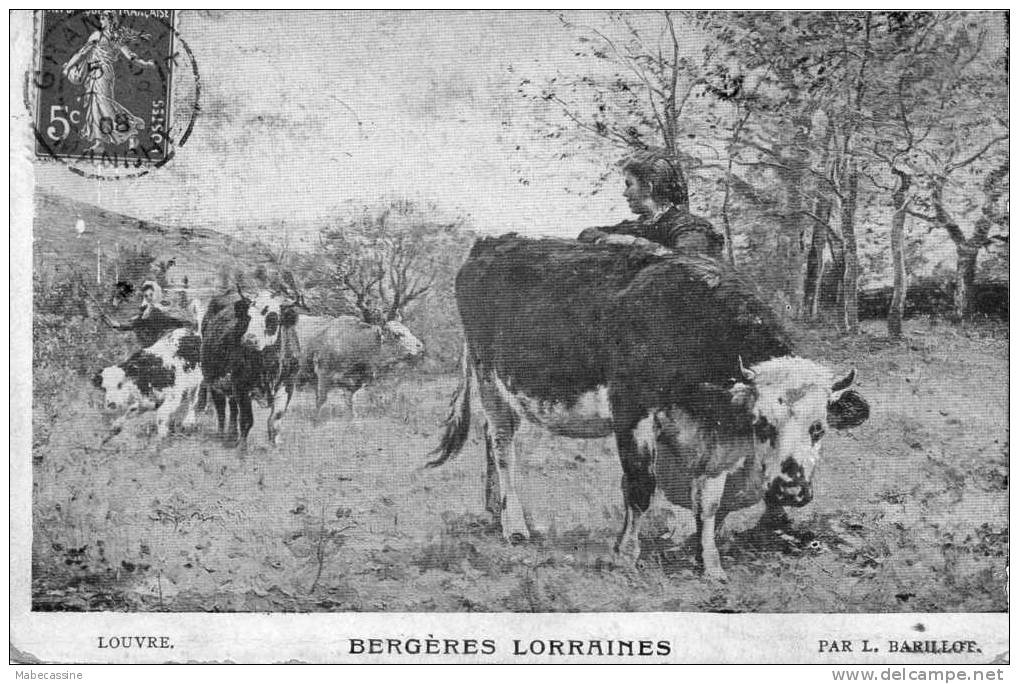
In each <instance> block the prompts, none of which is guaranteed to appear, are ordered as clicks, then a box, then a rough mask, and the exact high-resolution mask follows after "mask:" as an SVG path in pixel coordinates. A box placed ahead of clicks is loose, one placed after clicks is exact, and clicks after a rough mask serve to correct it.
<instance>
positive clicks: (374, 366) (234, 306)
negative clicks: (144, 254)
mask: <svg viewBox="0 0 1019 684" xmlns="http://www.w3.org/2000/svg"><path fill="white" fill-rule="evenodd" d="M299 308H303V304H299V303H298V302H295V301H290V300H288V299H286V298H284V297H282V296H279V295H275V294H272V293H270V292H267V291H263V292H259V293H258V294H257V295H256V296H255V297H254V298H248V297H246V296H244V294H242V293H241V292H240V291H238V292H237V293H228V294H224V295H221V296H218V297H215V298H214V299H212V300H211V301H210V302H209V303H208V305H207V307H206V308H205V311H204V315H201V316H200V317H199V321H198V325H197V326H196V327H197V331H196V330H192V329H191V328H179V327H175V328H173V329H169V330H166V331H165V332H164V333H163V334H162V336H161V337H159V339H158V340H157V341H156V342H155V343H154V344H152V345H150V346H149V347H146V348H145V349H142V350H140V351H138V352H135V353H134V354H132V355H131V356H130V357H129V358H128V359H127V360H125V361H123V362H121V363H118V364H116V365H114V366H110V367H108V368H105V369H103V370H102V372H100V373H98V374H97V375H96V376H95V377H94V378H93V384H95V386H96V387H98V388H100V389H102V390H103V391H104V393H105V398H104V403H105V406H106V407H107V408H108V409H113V410H117V411H120V412H121V416H120V418H118V419H117V421H116V422H115V423H114V426H113V433H112V434H116V433H117V432H119V431H120V430H121V429H122V427H123V425H124V424H125V422H126V421H127V420H128V419H129V418H131V417H132V416H134V415H137V414H138V413H141V412H144V411H147V410H151V409H155V411H156V434H157V438H159V439H162V438H164V437H166V436H167V435H168V434H169V430H170V427H171V425H172V424H174V423H179V424H180V425H181V426H182V427H184V428H185V429H187V428H191V427H192V426H194V425H195V423H196V411H198V410H200V409H202V408H204V406H205V403H206V397H207V395H210V396H211V398H212V403H213V405H214V406H215V409H216V420H217V425H218V433H219V435H220V436H223V437H226V438H227V439H228V440H230V441H231V442H234V443H237V444H239V445H240V446H241V447H242V448H245V447H246V446H247V438H248V433H249V432H250V431H251V427H252V425H253V424H254V417H253V412H252V402H253V401H255V402H258V403H262V404H264V405H266V406H268V408H269V419H268V435H269V441H270V442H271V443H272V444H274V445H276V444H278V443H279V432H280V421H281V420H282V419H283V416H284V414H285V413H286V410H287V407H288V406H289V405H290V400H291V399H292V397H293V394H294V388H295V387H296V384H297V380H298V377H299V374H300V373H302V372H310V373H314V376H315V378H316V383H317V385H316V387H317V392H316V395H317V399H318V400H317V408H318V409H319V410H321V408H322V405H323V404H324V403H325V400H326V397H327V394H328V391H329V388H330V387H331V386H339V387H343V388H344V389H347V390H349V391H350V392H351V393H352V394H351V398H350V406H351V408H353V406H354V394H356V393H357V392H358V391H359V390H360V389H362V388H363V387H364V386H365V385H366V384H368V383H369V382H370V381H371V380H372V379H373V378H375V377H376V376H377V375H378V373H379V372H380V371H381V370H384V369H385V368H386V367H388V366H391V365H393V364H396V363H398V362H400V361H405V360H413V359H415V358H417V357H419V356H420V355H421V354H422V353H423V351H424V345H423V344H422V343H421V342H420V341H419V340H418V339H417V338H416V337H415V336H414V335H413V334H412V333H411V332H410V330H408V329H407V328H406V326H404V325H403V324H402V323H400V322H399V321H395V320H393V321H389V322H387V323H386V324H385V325H369V324H368V323H365V322H363V321H361V320H360V319H359V318H357V317H355V316H339V317H329V316H302V315H300V314H299V312H298V309H299ZM169 320H171V321H174V320H176V319H172V318H169ZM174 325H179V321H178V322H177V323H176V324H174ZM224 428H226V430H225V431H224Z"/></svg>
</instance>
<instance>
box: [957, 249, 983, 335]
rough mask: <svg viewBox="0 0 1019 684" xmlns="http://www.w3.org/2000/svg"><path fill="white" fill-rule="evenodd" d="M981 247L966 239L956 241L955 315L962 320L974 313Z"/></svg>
mask: <svg viewBox="0 0 1019 684" xmlns="http://www.w3.org/2000/svg"><path fill="white" fill-rule="evenodd" d="M979 252H980V248H979V247H977V246H976V245H973V244H971V243H970V241H966V242H963V243H956V245H955V253H956V255H957V265H956V276H955V317H956V318H957V319H958V320H962V319H964V318H966V317H967V316H969V315H970V314H972V313H973V286H974V284H975V283H976V279H977V254H979Z"/></svg>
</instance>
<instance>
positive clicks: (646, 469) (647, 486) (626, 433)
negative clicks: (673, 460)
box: [615, 416, 655, 565]
mask: <svg viewBox="0 0 1019 684" xmlns="http://www.w3.org/2000/svg"><path fill="white" fill-rule="evenodd" d="M615 433H616V448H617V449H618V450H619V461H620V463H621V464H622V466H623V480H622V485H623V505H624V508H625V517H624V519H623V529H622V531H620V533H619V538H618V539H617V540H616V553H617V554H619V556H620V557H621V558H622V559H623V562H624V563H626V564H628V565H636V564H637V560H638V559H639V558H640V519H641V516H643V515H644V513H645V512H647V509H648V508H650V507H651V497H652V495H653V494H654V492H655V477H654V474H653V473H652V469H651V466H652V464H653V463H654V455H655V427H654V417H652V416H648V417H646V418H644V419H643V420H641V421H639V422H638V423H637V424H636V425H635V426H633V427H631V428H621V427H617V428H616V431H615Z"/></svg>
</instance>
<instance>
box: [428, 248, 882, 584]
mask: <svg viewBox="0 0 1019 684" xmlns="http://www.w3.org/2000/svg"><path fill="white" fill-rule="evenodd" d="M456 298H457V304H458V305H459V309H460V316H461V319H462V321H463V326H464V332H465V335H466V341H465V345H464V352H463V363H462V371H463V378H462V383H461V387H460V389H459V390H458V394H457V396H456V397H454V402H453V407H452V411H451V415H450V419H449V421H448V423H447V427H446V432H445V435H444V437H443V440H442V443H441V445H440V447H439V449H438V450H437V453H439V456H438V458H437V459H436V460H435V461H432V462H431V463H430V464H429V465H438V464H440V463H442V462H444V461H445V460H447V459H448V458H450V457H451V456H453V455H454V454H456V453H457V452H458V451H459V450H460V449H461V448H462V447H463V444H464V443H465V441H466V439H467V435H468V428H469V421H470V396H471V388H472V386H476V388H477V391H478V396H479V397H480V400H481V404H482V408H483V409H484V414H485V418H486V420H487V430H486V445H487V451H488V458H489V463H490V465H491V466H494V469H495V470H496V471H497V476H498V488H499V492H500V496H499V498H498V500H497V501H493V500H492V499H493V497H492V496H491V495H490V492H489V494H488V495H487V496H486V499H487V500H488V502H489V504H488V505H489V508H490V509H496V508H497V509H498V511H499V514H500V516H501V523H502V531H503V535H504V536H505V537H506V538H507V539H512V538H513V537H514V536H518V535H519V536H520V537H524V538H526V537H528V536H529V535H528V529H527V525H526V523H525V521H524V510H523V507H522V506H521V503H520V501H519V499H518V496H517V492H516V487H515V484H514V477H515V474H514V460H515V455H514V447H513V436H514V433H515V431H516V430H517V428H518V427H519V425H520V422H521V420H522V419H524V418H526V419H528V420H530V421H532V422H534V423H537V424H539V425H542V426H544V427H545V428H547V429H548V430H550V431H552V432H554V433H556V434H559V435H563V436H566V437H576V438H595V437H604V436H608V435H614V436H615V440H616V446H617V448H618V451H619V458H620V461H621V463H622V469H623V481H622V487H623V500H624V503H625V509H626V515H625V520H624V523H623V529H622V531H621V532H620V535H619V538H618V540H617V543H616V551H617V552H618V553H619V554H620V555H621V556H623V557H624V559H625V560H626V561H627V562H635V561H636V559H637V558H638V557H639V555H640V541H639V537H638V534H639V530H640V520H641V516H642V515H643V514H644V512H645V511H647V509H648V507H649V505H650V502H651V497H652V494H653V493H654V491H655V489H656V487H659V486H661V487H662V488H663V489H664V490H665V493H666V495H668V497H669V498H670V499H671V500H673V502H675V503H677V504H680V505H684V506H686V507H688V508H690V509H691V510H692V511H693V512H694V516H695V520H696V523H697V534H698V537H699V539H700V544H699V546H700V548H701V554H700V555H701V558H702V561H703V565H704V570H705V572H706V573H707V574H709V575H711V576H715V577H724V572H723V570H722V566H721V561H720V559H719V556H718V551H717V549H716V547H715V533H716V531H715V527H716V522H717V521H719V520H720V518H721V517H724V515H725V513H726V512H727V511H728V510H733V509H735V508H740V507H743V506H747V505H751V504H753V503H755V502H757V501H760V500H761V498H764V499H765V500H766V501H767V502H768V504H769V506H770V507H772V508H779V507H781V506H783V505H785V506H802V505H804V504H806V503H807V502H808V501H810V497H811V489H810V481H811V477H812V475H813V470H814V465H815V464H816V462H817V459H818V456H819V453H820V452H819V449H820V440H821V438H822V437H823V436H824V434H825V431H826V430H827V429H828V428H830V427H833V428H845V427H849V426H852V425H857V424H859V423H862V422H863V420H865V419H866V417H867V413H868V409H867V405H866V403H865V402H864V401H863V400H862V399H861V398H860V397H859V395H857V394H855V393H853V392H849V391H847V388H848V387H849V384H850V383H851V382H852V379H853V374H852V373H850V375H849V376H848V377H847V378H845V379H843V380H839V379H838V378H836V377H835V376H834V374H832V373H831V372H830V371H829V370H827V369H825V368H824V367H822V366H820V365H819V364H816V363H814V362H812V361H809V360H806V359H802V358H798V357H796V356H793V355H792V353H793V349H792V345H791V343H790V341H789V339H788V337H787V335H786V334H785V332H784V331H783V328H782V326H781V325H780V324H779V321H778V320H777V318H776V316H775V314H774V312H773V311H772V310H771V309H770V308H769V307H768V306H767V305H766V304H765V303H764V301H763V299H762V298H761V296H760V295H759V294H758V293H757V291H756V289H755V288H754V287H753V286H752V285H751V284H750V283H749V282H748V281H747V280H746V279H745V278H743V277H742V276H741V275H740V274H738V273H737V272H736V271H735V270H734V269H732V268H731V267H729V266H727V265H724V264H721V263H719V262H716V261H713V260H710V259H706V258H702V257H687V256H679V255H675V256H661V255H654V254H650V253H647V252H643V251H638V250H633V249H630V248H619V247H612V246H595V245H582V244H579V243H575V242H567V241H559V240H528V239H524V238H520V237H517V236H515V235H508V236H503V237H500V238H488V239H484V240H480V241H479V242H477V243H476V244H475V246H474V248H473V249H472V250H471V253H470V256H469V257H468V259H467V261H466V263H465V264H464V265H463V267H462V268H461V269H460V272H459V273H458V275H457V279H456ZM741 359H742V360H741ZM744 361H745V362H746V363H747V364H748V367H746V368H744V366H743V362H744ZM741 370H742V371H743V375H742V377H740V378H739V381H736V380H735V379H733V377H734V376H738V375H739V374H740V372H741ZM493 479H494V478H493V477H491V476H490V477H489V487H490V489H492V490H494V486H493V482H492V481H493ZM730 480H731V481H730ZM779 510H781V509H780V508H779Z"/></svg>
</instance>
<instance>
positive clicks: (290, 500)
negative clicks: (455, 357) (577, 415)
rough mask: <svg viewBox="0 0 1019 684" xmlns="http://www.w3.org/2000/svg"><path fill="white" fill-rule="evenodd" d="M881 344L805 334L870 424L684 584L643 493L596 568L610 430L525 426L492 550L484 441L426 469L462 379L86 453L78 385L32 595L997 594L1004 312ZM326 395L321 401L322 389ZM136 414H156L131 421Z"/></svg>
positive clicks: (130, 436) (97, 439) (614, 500)
mask: <svg viewBox="0 0 1019 684" xmlns="http://www.w3.org/2000/svg"><path fill="white" fill-rule="evenodd" d="M906 330H907V332H908V339H907V340H906V341H904V342H895V343H893V342H890V341H888V340H887V339H886V338H885V337H884V331H883V329H882V328H880V327H879V326H877V325H868V326H867V327H866V328H865V333H864V334H862V335H860V336H858V337H856V338H851V339H847V338H835V337H831V336H824V335H820V334H811V333H807V334H806V335H805V336H806V341H805V343H804V345H803V347H802V351H803V353H804V355H809V356H812V357H813V358H815V359H817V360H820V361H823V362H826V363H828V364H830V365H832V366H833V367H837V368H840V369H843V368H844V369H845V370H848V368H849V367H851V366H856V367H857V368H858V370H859V376H858V377H859V389H860V391H861V392H862V393H863V394H864V395H865V396H866V398H867V399H868V400H869V402H870V404H871V408H872V415H871V419H870V420H869V421H868V422H867V423H865V424H864V425H862V426H861V427H859V428H857V429H855V430H853V431H852V432H851V433H847V434H833V435H830V436H829V437H827V438H826V454H825V458H824V460H823V461H822V463H821V465H820V466H819V467H818V470H817V472H816V474H815V478H814V486H815V496H814V501H813V502H812V503H811V504H810V505H808V506H806V507H804V508H802V509H797V510H793V511H791V516H792V518H793V520H794V526H793V528H792V530H790V531H787V532H782V533H774V532H762V531H759V530H756V529H753V526H754V523H755V521H756V518H757V516H759V515H760V512H761V507H760V506H759V507H755V508H752V509H748V510H746V511H743V512H741V513H739V514H734V515H732V516H730V518H729V519H728V520H727V522H726V528H725V530H724V531H723V534H722V538H721V540H720V544H719V547H720V549H721V552H722V562H723V564H724V565H725V567H726V569H727V571H728V573H729V581H728V582H726V583H719V582H714V581H709V580H706V579H703V578H702V577H701V576H700V575H699V573H698V571H697V568H696V566H695V565H694V562H693V559H692V556H691V554H690V551H689V549H688V548H684V547H683V541H684V539H685V538H686V537H687V535H689V534H690V533H691V532H692V531H693V520H692V516H691V515H690V514H689V513H688V512H687V511H685V510H682V509H674V508H672V507H671V506H670V505H669V504H668V503H667V502H665V501H664V499H661V497H657V498H656V504H655V506H654V509H653V511H652V515H651V516H649V518H650V519H649V522H648V524H647V525H646V527H645V547H646V549H648V551H647V553H646V557H645V559H644V561H645V562H644V564H643V565H644V567H642V568H641V569H639V570H634V569H625V568H622V567H619V566H617V565H615V564H614V562H613V555H612V543H613V541H614V539H615V535H616V533H617V532H618V529H619V527H620V525H621V522H622V495H621V493H620V490H619V477H620V471H619V465H618V462H617V459H616V456H615V451H614V448H613V446H612V444H611V443H610V441H609V440H591V441H578V440H568V439H561V438H556V437H552V436H550V435H548V434H545V433H542V432H540V431H538V430H537V429H535V428H532V427H526V428H525V429H524V430H522V435H521V437H522V439H521V442H520V445H519V454H520V459H519V461H520V475H521V476H520V487H521V495H522V499H523V501H524V505H525V507H527V508H528V509H529V513H530V524H531V527H532V530H533V531H534V532H535V534H534V538H533V539H532V540H530V541H529V542H526V543H521V544H517V545H509V544H508V543H506V542H504V541H503V539H502V537H501V535H500V534H499V532H498V529H497V528H496V527H495V526H494V525H493V524H492V522H491V521H490V520H489V519H488V517H487V516H486V515H485V514H484V512H483V502H482V477H483V467H484V463H483V462H484V458H483V445H482V443H481V442H480V441H479V440H478V438H477V437H478V435H477V434H475V435H474V436H473V437H472V439H471V441H470V442H469V443H468V445H467V447H466V448H465V449H464V451H463V453H461V455H460V456H459V458H458V459H456V460H454V461H452V462H450V463H448V464H446V465H445V466H443V467H441V468H438V469H425V468H423V464H424V462H425V461H426V460H427V452H428V451H430V450H431V449H433V448H434V447H435V446H436V445H437V443H438V440H439V436H440V434H441V428H442V421H443V419H444V418H445V415H446V410H447V402H448V399H449V397H450V395H451V394H452V392H453V390H454V389H455V387H456V384H457V378H456V377H454V376H452V375H449V376H415V375H403V376H394V377H393V378H390V379H389V380H387V381H385V382H384V383H383V384H381V385H379V386H376V387H374V388H372V389H370V390H368V391H366V392H365V393H364V394H366V395H368V396H366V397H363V398H362V402H361V404H360V405H359V410H360V412H361V416H362V417H360V418H357V419H355V418H353V417H352V416H350V415H349V414H347V413H346V411H345V409H344V408H343V407H344V402H343V401H342V399H341V398H340V397H339V396H334V397H331V399H330V408H329V413H328V415H326V416H324V419H323V420H321V421H318V422H316V421H314V420H313V418H314V416H313V410H312V409H313V404H314V399H313V395H312V392H311V391H310V390H303V391H301V392H300V393H299V394H298V395H297V396H296V399H295V402H294V404H293V405H292V407H291V410H290V412H289V414H288V415H287V418H286V419H285V421H284V434H283V444H282V446H281V447H279V448H270V447H268V446H267V444H266V434H265V410H264V409H263V410H260V411H258V410H256V423H255V428H254V429H253V430H252V433H251V434H252V446H251V448H250V450H249V452H248V454H247V455H246V456H245V457H243V458H242V457H241V456H240V455H239V454H238V453H237V452H236V451H233V450H230V449H226V448H224V447H223V446H222V445H221V444H220V443H219V442H218V441H217V440H215V439H214V437H213V430H214V418H213V416H212V415H211V414H209V415H205V416H203V418H202V425H201V428H200V431H199V433H198V434H192V435H175V436H174V437H173V438H172V440H171V441H170V442H169V443H167V444H166V445H164V446H163V447H162V448H158V449H157V448H156V446H155V442H154V439H155V438H154V435H151V434H150V432H151V430H150V427H149V425H150V421H149V420H147V419H139V420H138V421H137V422H136V423H135V424H134V427H132V428H128V429H127V430H125V431H124V433H122V434H121V435H119V436H117V437H115V438H113V439H111V440H110V441H109V442H107V443H106V444H105V445H101V441H102V438H103V436H104V435H105V434H106V432H105V430H106V427H105V426H106V422H104V421H105V419H104V418H103V417H102V414H101V413H100V411H99V409H98V408H97V406H98V396H97V394H96V393H95V391H94V390H92V388H91V387H90V386H89V385H88V383H87V382H86V381H85V380H81V381H80V383H79V384H78V385H75V386H73V387H70V388H68V394H67V396H66V400H65V402H66V403H65V408H64V409H63V410H62V411H61V413H60V414H59V415H58V416H57V417H56V418H55V419H54V422H53V424H52V425H49V426H47V429H46V430H45V431H42V432H45V434H46V439H45V440H40V441H38V443H37V444H36V447H35V450H34V453H33V463H34V468H33V469H34V482H33V516H34V541H33V554H32V567H33V582H32V585H33V605H34V608H35V609H36V610H123V611H144V610H151V611H716V612H894V611H908V612H932V611H933V612H937V611H953V612H954V611H959V612H969V611H1003V610H1006V608H1007V606H1006V592H1005V582H1006V573H1005V567H1006V562H1007V556H1008V517H1007V506H1008V475H1009V474H1008V382H1007V378H1008V339H1007V330H1006V329H1005V328H1004V327H977V328H973V327H970V328H965V329H960V328H957V327H952V326H948V325H944V324H941V325H932V324H930V323H928V322H925V321H908V322H907V326H906ZM336 394H338V393H336ZM150 417H151V416H150Z"/></svg>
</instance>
